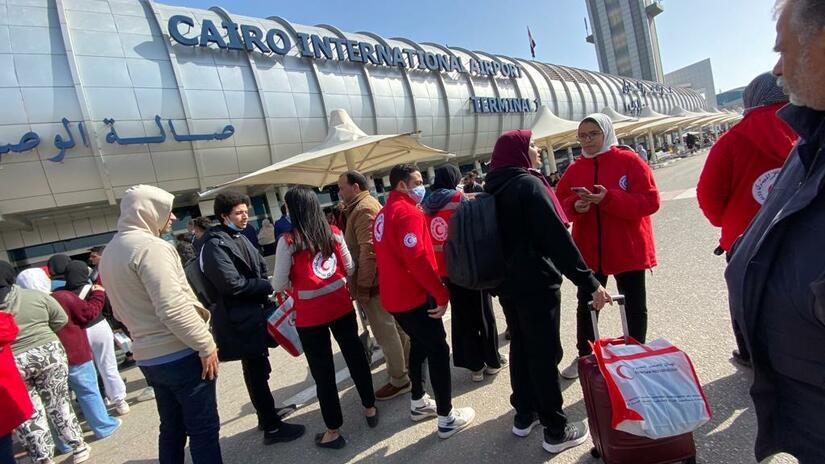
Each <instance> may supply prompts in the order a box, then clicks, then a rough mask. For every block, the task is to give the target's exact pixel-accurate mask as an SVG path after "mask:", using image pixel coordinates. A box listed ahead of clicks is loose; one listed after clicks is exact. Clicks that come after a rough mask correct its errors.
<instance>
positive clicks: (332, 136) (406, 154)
mask: <svg viewBox="0 0 825 464" xmlns="http://www.w3.org/2000/svg"><path fill="white" fill-rule="evenodd" d="M329 121H330V125H329V131H328V132H327V137H326V139H325V140H324V141H323V142H322V143H321V144H320V145H318V146H317V147H315V148H313V149H312V150H310V151H307V152H304V153H301V154H299V155H295V156H292V157H290V158H288V159H286V160H284V161H279V162H277V163H275V164H273V165H270V166H267V167H265V168H263V169H259V170H257V171H255V172H253V173H250V174H247V175H245V176H242V177H239V178H237V179H235V180H231V181H229V182H224V183H223V184H220V185H217V186H215V187H212V188H210V189H209V190H207V191H205V192H202V193H200V197H201V198H205V197H210V196H212V195H215V194H217V193H218V192H219V191H221V190H224V189H226V188H229V187H239V186H250V185H267V184H269V185H289V184H304V185H311V186H314V187H319V188H320V187H323V186H325V185H328V184H332V183H334V182H336V181H337V180H338V177H339V176H340V175H341V174H343V173H344V172H346V171H348V170H351V169H355V170H358V171H360V172H361V173H362V174H369V173H372V172H375V171H380V170H383V169H388V168H391V167H392V166H395V165H396V164H400V163H411V162H415V161H424V160H428V159H434V158H435V159H438V158H444V159H446V158H452V157H453V156H454V155H451V154H449V153H447V152H445V151H443V150H438V149H436V148H431V147H428V146H426V145H423V144H421V143H420V142H419V141H418V138H417V137H416V136H417V134H418V133H417V132H413V133H405V134H391V135H367V134H366V133H364V131H362V130H361V129H360V128H359V127H358V126H357V125H356V124H355V122H353V121H352V119H351V118H350V116H349V114H347V112H346V111H344V110H342V109H336V110H332V112H331V113H330V116H329Z"/></svg>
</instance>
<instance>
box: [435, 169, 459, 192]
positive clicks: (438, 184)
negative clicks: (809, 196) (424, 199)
mask: <svg viewBox="0 0 825 464" xmlns="http://www.w3.org/2000/svg"><path fill="white" fill-rule="evenodd" d="M460 180H461V171H459V170H458V167H457V166H455V165H453V164H445V165H444V166H441V167H438V168H436V170H435V180H433V184H432V185H430V189H432V190H438V189H448V190H455V188H456V186H457V185H458V182H459V181H460Z"/></svg>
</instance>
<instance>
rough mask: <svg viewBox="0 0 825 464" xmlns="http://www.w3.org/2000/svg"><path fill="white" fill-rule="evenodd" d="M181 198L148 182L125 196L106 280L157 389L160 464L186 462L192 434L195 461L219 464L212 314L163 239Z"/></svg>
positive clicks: (106, 259) (103, 271) (103, 264)
mask: <svg viewBox="0 0 825 464" xmlns="http://www.w3.org/2000/svg"><path fill="white" fill-rule="evenodd" d="M174 198H175V197H174V195H172V194H171V193H169V192H166V191H164V190H161V189H159V188H157V187H152V186H148V185H138V186H135V187H132V188H130V189H129V190H127V191H126V195H125V196H124V197H123V200H122V201H121V204H120V219H119V220H118V224H117V234H115V236H114V238H112V241H111V242H110V243H109V245H107V246H106V249H105V250H104V252H103V257H102V258H101V261H100V266H99V267H100V276H101V279H102V282H103V283H104V285H105V286H106V289H107V293H108V296H109V300H110V301H111V303H112V310H113V311H114V314H115V317H117V318H118V320H120V321H122V322H123V323H124V324H125V325H126V326H127V327H128V328H129V332H130V333H131V335H132V338H133V339H134V347H133V353H134V357H135V360H136V361H137V364H138V367H140V370H141V371H142V372H143V375H144V376H145V377H146V381H147V382H148V383H149V385H150V386H152V387H154V389H155V397H156V400H157V408H158V414H159V415H160V437H159V457H158V461H159V462H160V463H161V464H167V463H170V464H171V463H176V464H177V463H182V462H183V461H184V448H185V446H186V441H187V437H188V438H189V451H190V454H191V455H192V462H193V463H195V464H205V463H208V464H219V463H222V462H223V461H222V458H221V449H220V442H219V432H220V418H219V417H218V403H217V398H216V391H215V379H216V378H217V375H218V350H217V347H216V345H215V341H214V340H213V339H212V335H211V334H210V333H209V311H207V310H206V309H205V308H204V307H203V305H202V304H201V303H200V302H199V301H198V299H197V297H196V296H195V294H194V292H192V289H191V288H190V286H189V283H188V282H187V280H186V275H185V273H184V271H183V266H182V265H181V262H180V258H179V257H178V253H177V251H176V250H175V247H174V246H173V245H171V244H170V243H168V242H166V241H164V240H163V239H161V238H160V236H161V235H163V234H164V233H166V232H167V231H168V230H169V229H170V228H171V226H172V223H173V221H174V220H175V219H176V218H175V215H174V214H172V202H173V200H174Z"/></svg>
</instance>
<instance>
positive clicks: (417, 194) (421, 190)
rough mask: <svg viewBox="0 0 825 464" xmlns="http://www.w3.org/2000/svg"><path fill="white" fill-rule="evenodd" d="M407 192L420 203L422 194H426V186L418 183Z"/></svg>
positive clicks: (422, 198)
mask: <svg viewBox="0 0 825 464" xmlns="http://www.w3.org/2000/svg"><path fill="white" fill-rule="evenodd" d="M407 194H409V195H410V197H412V199H413V200H415V202H416V203H421V202H422V201H424V196H425V195H426V194H427V188H426V187H424V186H423V185H419V186H418V187H415V188H414V189H412V190H410V191H408V192H407Z"/></svg>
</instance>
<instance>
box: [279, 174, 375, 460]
mask: <svg viewBox="0 0 825 464" xmlns="http://www.w3.org/2000/svg"><path fill="white" fill-rule="evenodd" d="M284 200H285V201H286V207H287V209H288V211H289V217H290V219H291V220H292V227H293V229H292V232H287V233H284V234H283V235H281V237H280V238H279V239H278V245H277V248H276V251H275V272H274V275H273V276H272V288H273V289H274V290H275V291H276V292H280V291H283V290H285V289H286V288H287V287H290V288H291V295H292V297H293V299H294V308H295V314H296V320H295V327H297V329H298V335H299V337H300V338H301V345H303V348H304V354H305V355H306V359H307V364H309V371H310V373H311V374H312V378H313V379H314V380H315V389H316V391H317V393H318V402H319V403H320V405H321V415H322V416H323V417H324V423H325V424H326V426H327V431H326V432H322V433H319V434H318V435H316V436H315V444H316V445H318V446H320V447H321V448H332V449H340V448H343V447H344V446H346V444H347V443H346V441H345V440H344V436H343V435H341V432H340V431H339V429H340V428H341V425H343V423H344V418H343V415H342V414H341V403H340V400H339V398H338V386H337V385H336V382H335V364H334V362H333V356H332V345H331V343H330V338H329V334H330V332H332V336H333V337H335V341H336V342H338V346H339V347H340V348H341V353H342V354H343V355H344V360H345V361H346V363H347V368H349V371H350V375H351V376H352V380H353V382H354V383H355V388H356V389H357V390H358V395H359V396H360V397H361V404H362V405H363V406H364V415H365V416H366V419H367V425H369V426H370V427H375V426H377V425H378V409H377V408H376V407H375V393H374V390H373V385H372V373H371V372H370V365H369V361H368V360H367V356H366V354H365V352H364V348H363V346H362V345H361V340H360V339H359V338H358V322H357V321H356V319H355V309H354V308H353V306H352V300H350V296H349V290H348V289H347V276H348V275H349V274H352V272H353V271H354V265H353V262H352V257H351V256H350V254H349V250H348V249H347V245H346V242H345V241H344V235H343V234H342V233H341V231H340V230H339V229H338V228H337V227H335V226H330V225H329V223H328V222H327V220H326V218H325V217H324V213H323V211H322V210H321V204H320V203H319V202H318V197H317V196H316V195H315V193H314V192H313V191H312V190H311V189H310V188H307V187H300V186H299V187H293V188H291V189H290V190H289V191H288V192H287V193H286V197H285V198H284Z"/></svg>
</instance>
